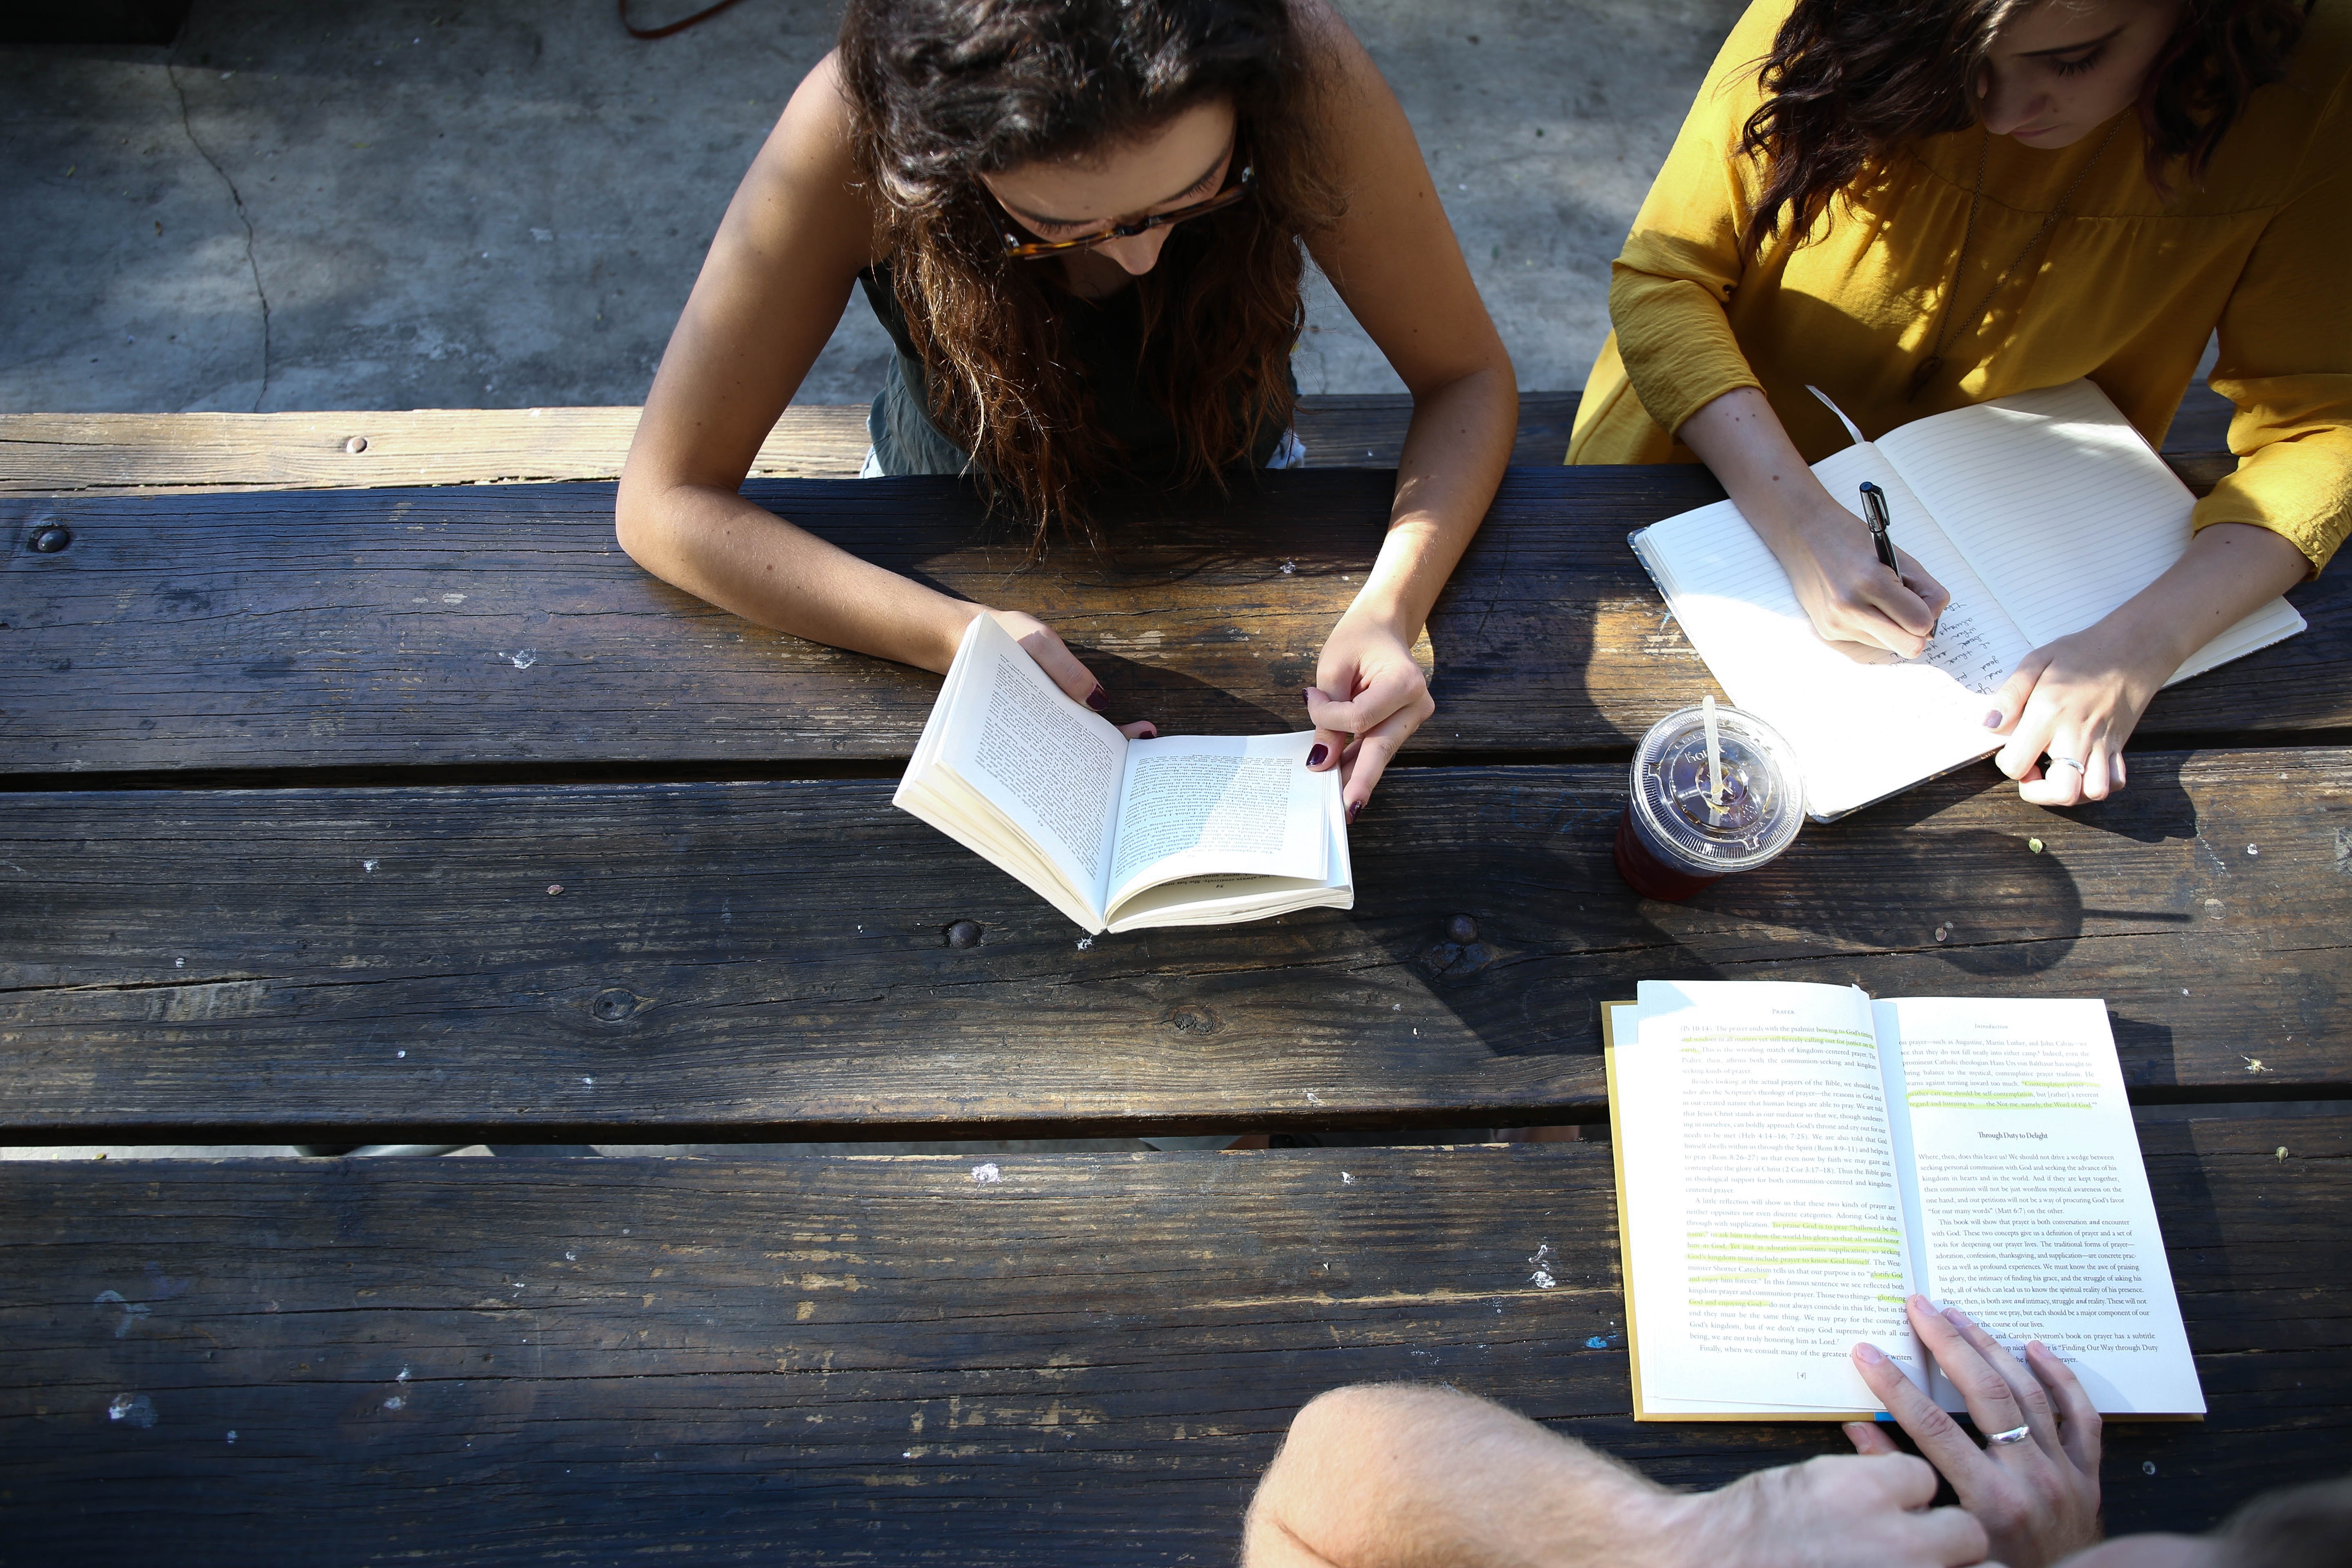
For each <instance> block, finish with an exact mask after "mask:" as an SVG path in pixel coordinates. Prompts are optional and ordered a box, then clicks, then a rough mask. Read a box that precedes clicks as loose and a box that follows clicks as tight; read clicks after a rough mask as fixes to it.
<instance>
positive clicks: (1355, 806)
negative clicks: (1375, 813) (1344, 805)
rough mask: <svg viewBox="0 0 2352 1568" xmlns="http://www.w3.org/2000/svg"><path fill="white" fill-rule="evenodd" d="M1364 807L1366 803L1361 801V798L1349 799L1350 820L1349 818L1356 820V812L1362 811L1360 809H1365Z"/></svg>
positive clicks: (1351, 820)
mask: <svg viewBox="0 0 2352 1568" xmlns="http://www.w3.org/2000/svg"><path fill="white" fill-rule="evenodd" d="M1363 809H1364V803H1363V802H1362V801H1360V800H1354V801H1349V803H1348V820H1349V822H1353V821H1355V820H1356V813H1358V812H1360V811H1361V810H1363Z"/></svg>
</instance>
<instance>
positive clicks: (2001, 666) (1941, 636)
mask: <svg viewBox="0 0 2352 1568" xmlns="http://www.w3.org/2000/svg"><path fill="white" fill-rule="evenodd" d="M2001 640H2002V639H2000V638H1999V637H1995V636H1994V635H1993V633H1992V631H1991V629H1990V628H1989V627H1987V626H1983V625H1981V624H1979V622H1978V620H1977V619H1976V617H1975V616H1971V615H1969V613H1968V612H1966V611H1965V610H1962V609H1961V608H1960V607H1959V606H1958V605H1953V606H1952V607H1951V608H1949V609H1948V610H1946V611H1945V612H1944V618H1943V619H1942V620H1941V621H1939V622H1938V623H1937V626H1936V635H1935V637H1933V638H1931V639H1930V640H1929V641H1928V644H1927V651H1925V652H1924V653H1922V654H1920V656H1919V657H1918V658H1915V659H1912V660H1911V661H1910V662H1911V663H1913V664H1925V665H1930V666H1933V667H1934V668H1937V669H1940V670H1942V671H1943V672H1944V673H1945V674H1946V675H1948V676H1950V677H1951V678H1952V679H1954V680H1957V681H1958V682H1959V683H1960V684H1961V685H1962V686H1965V687H1967V688H1968V689H1969V690H1970V691H1973V692H1975V693H1977V694H1978V695H1979V696H1980V697H1990V696H1991V695H1992V694H1993V693H1994V692H1995V691H1998V690H2000V683H2001V682H2002V681H2004V680H2007V679H2009V659H2008V658H2006V657H2005V655H2004V654H2003V652H2002V649H2001V647H2000V643H2001Z"/></svg>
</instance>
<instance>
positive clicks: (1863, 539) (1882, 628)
mask: <svg viewBox="0 0 2352 1568" xmlns="http://www.w3.org/2000/svg"><path fill="white" fill-rule="evenodd" d="M1675 439H1676V440H1679V441H1681V442H1683V443H1685V445H1687V446H1688V447H1690V449H1691V450H1692V451H1694V452H1696V453H1697V454H1698V455H1699V459H1700V460H1701V461H1702V462H1704V463H1706V466H1707V467H1708V468H1710V469H1712V470H1714V473H1715V477H1716V478H1717V479H1720V480H1721V481H1722V482H1723V488H1724V489H1727V490H1728V491H1729V492H1731V499H1732V500H1734V501H1736V502H1738V505H1739V515H1740V516H1742V517H1744V518H1746V519H1747V520H1748V526H1749V527H1751V528H1753V529H1754V530H1755V531H1756V536H1757V537H1758V538H1759V539H1761V540H1762V541H1763V542H1764V543H1765V545H1766V546H1767V547H1768V548H1769V549H1770V551H1771V552H1772V553H1773V555H1774V556H1776V557H1777V558H1778V559H1779V560H1780V568H1781V570H1783V571H1785V572H1786V573H1788V574H1789V584H1790V586H1791V587H1793V588H1794V589H1796V591H1797V603H1799V604H1801V605H1804V606H1805V614H1806V615H1808V616H1811V617H1812V622H1813V630H1815V631H1817V632H1819V633H1821V635H1822V637H1823V639H1824V640H1826V641H1827V642H1828V643H1829V645H1830V646H1831V647H1834V648H1836V649H1837V650H1838V651H1839V652H1841V653H1843V654H1844V655H1845V656H1846V657H1847V658H1856V659H1862V660H1864V661H1866V662H1871V663H1877V662H1881V661H1883V660H1885V658H1886V656H1887V655H1888V654H1890V653H1892V654H1894V655H1895V656H1897V657H1898V658H1918V657H1919V654H1920V652H1921V650H1923V649H1924V648H1926V647H1927V637H1928V634H1929V633H1930V632H1932V631H1933V630H1934V629H1935V626H1936V618H1937V616H1941V615H1942V614H1943V613H1944V606H1945V605H1948V604H1950V603H1951V602H1952V595H1950V594H1948V593H1947V592H1946V591H1945V589H1944V585H1943V584H1941V583H1938V582H1937V581H1936V580H1935V579H1934V578H1933V577H1930V576H1929V575H1927V570H1926V568H1924V567H1922V566H1921V565H1920V564H1919V563H1917V562H1916V561H1914V560H1912V559H1911V557H1910V556H1909V555H1907V554H1906V553H1904V552H1903V549H1902V547H1901V546H1900V545H1897V546H1896V547H1895V559H1896V560H1898V561H1900V562H1901V563H1903V571H1902V574H1901V577H1902V581H1900V582H1897V581H1896V580H1895V576H1896V574H1894V573H1891V572H1889V571H1887V569H1886V566H1885V563H1883V562H1882V561H1880V560H1879V559H1878V552H1877V551H1876V550H1875V549H1874V548H1873V547H1872V545H1871V542H1870V528H1869V525H1868V524H1866V523H1864V521H1862V519H1861V518H1860V517H1858V516H1856V515H1855V514H1854V513H1853V512H1852V511H1850V510H1847V509H1846V508H1844V507H1843V506H1841V505H1839V504H1838V501H1837V498H1836V497H1834V496H1832V495H1831V494H1830V492H1829V491H1828V490H1827V489H1823V488H1822V481H1821V479H1820V478H1819V477H1818V476H1817V475H1815V474H1814V472H1813V470H1812V469H1811V468H1807V467H1806V466H1805V459H1804V458H1801V457H1800V456H1798V453H1797V447H1796V443H1794V442H1793V441H1791V440H1790V439H1789V432H1788V431H1787V430H1786V429H1785V428H1783V427H1782V426H1781V424H1780V416H1779V415H1778V414H1775V413H1774V412H1772V405H1771V402H1770V400H1769V399H1768V398H1766V397H1765V395H1764V394H1763V393H1762V392H1760V391H1759V390H1758V389H1757V388H1755V387H1752V386H1742V387H1735V388H1734V389H1733V390H1731V391H1729V392H1727V393H1725V394H1724V395H1722V396H1720V397H1718V398H1717V399H1715V400H1714V401H1713V402H1711V403H1708V404H1706V405H1702V406H1701V407H1700V409H1699V410H1698V412H1697V413H1696V414H1693V415H1692V416H1690V417H1689V418H1688V419H1685V420H1684V421H1683V425H1682V428H1681V429H1679V430H1677V431H1675ZM1902 521H1903V520H1902V519H1901V518H1899V517H1898V518H1896V519H1895V524H1896V526H1897V527H1900V526H1901V524H1902Z"/></svg>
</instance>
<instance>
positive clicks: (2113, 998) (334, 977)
mask: <svg viewBox="0 0 2352 1568" xmlns="http://www.w3.org/2000/svg"><path fill="white" fill-rule="evenodd" d="M890 787H891V786H890V785H889V784H888V783H887V781H880V780H833V781H824V782H818V783H808V782H803V783H798V784H793V783H765V784H750V783H745V784H680V785H651V784H641V785H568V786H552V785H551V786H531V787H507V786H498V787H488V786H484V787H469V788H455V789H426V790H335V791H308V790H275V791H252V792H238V791H231V792H217V793H215V792H202V791H151V792H92V793H87V794H26V795H17V796H16V797H15V799H14V801H13V803H12V809H11V811H10V812H9V814H8V816H7V818H6V821H5V826H0V879H5V882H0V886H5V899H0V1128H5V1131H6V1136H7V1139H8V1140H9V1141H15V1142H154V1141H166V1142H245V1141H263V1142H314V1141H315V1142H353V1141H361V1142H380V1141H385V1140H393V1141H398V1140H402V1139H406V1138H412V1137H413V1138H415V1139H417V1140H420V1141H425V1142H473V1141H476V1140H488V1141H491V1142H503V1141H508V1140H511V1139H513V1138H517V1137H548V1138H560V1139H562V1141H567V1142H583V1141H594V1142H644V1141H646V1138H648V1137H650V1136H653V1135H654V1133H655V1130H657V1129H658V1130H663V1135H664V1136H677V1137H695V1138H702V1137H722V1138H723V1137H758V1136H784V1137H801V1138H817V1137H832V1136H849V1137H860V1136H863V1137H882V1136H898V1137H963V1136H1021V1135H1032V1134H1039V1135H1067V1134H1070V1133H1072V1132H1104V1133H1110V1132H1179V1131H1220V1130H1223V1131H1245V1130H1249V1129H1252V1128H1279V1129H1306V1128H1313V1127H1318V1126H1375V1127H1377V1126H1400V1125H1418V1126H1424V1127H1426V1126H1438V1127H1446V1126H1507V1125H1516V1124H1521V1123H1526V1122H1533V1121H1576V1120H1582V1119H1590V1118H1591V1117H1592V1116H1594V1115H1596V1114H1597V1112H1598V1108H1600V1107H1601V1105H1603V1104H1604V1103H1605V1089H1604V1086H1603V1084H1602V1081H1601V1063H1600V1058H1599V1056H1598V1051H1599V1039H1598V1033H1597V1012H1596V1007H1597V1004H1598V1003H1599V1002H1601V1001H1602V1000H1605V999H1611V998H1616V997H1622V996H1625V995H1630V994H1631V993H1632V989H1633V985H1634V984H1635V983H1636V982H1637V981H1639V980H1641V979H1643V978H1667V977H1685V978H1691V977H1706V976H1716V977H1724V978H1758V977H1764V976H1772V977H1778V978H1785V979H1803V980H1818V981H1823V982H1828V983H1833V984H1859V985H1862V986H1863V987H1864V988H1865V989H1867V990H1869V991H1871V992H1873V993H1874V994H1878V995H1947V994H1993V995H2041V996H2084V995H2087V996H2102V997H2105V999H2106V1001H2107V1004H2108V1006H2109V1008H2110V1010H2111V1012H2112V1014H2113V1016H2114V1017H2115V1020H2116V1032H2117V1037H2118V1044H2119V1046H2120V1047H2121V1050H2122V1054H2123V1060H2124V1064H2125V1071H2126V1078H2127V1079H2128V1081H2129V1082H2130V1083H2131V1084H2132V1086H2133V1087H2134V1090H2135V1093H2136V1094H2137V1095H2138V1096H2140V1097H2141V1098H2143V1099H2164V1098H2178V1099H2210V1098H2240V1097H2243V1098H2263V1097H2276V1098H2282V1099H2284V1098H2290V1097H2297V1096H2304V1095H2310V1094H2315V1093H2336V1094H2341V1093H2347V1092H2352V1062H2347V1059H2346V1053H2345V1051H2344V1050H2343V1048H2342V1042H2343V1041H2344V1040H2345V1039H2347V1038H2352V984H2347V982H2352V964H2347V962H2346V960H2347V946H2352V876H2347V875H2345V874H2344V868H2345V867H2346V866H2347V864H2352V861H2347V854H2352V850H2347V845H2352V752H2345V751H2330V750H2319V749H2304V750H2294V751H2273V752H2216V753H2206V754H2200V755H2189V756H2183V755H2181V754H2179V753H2164V752H2150V753H2146V754H2144V755H2143V756H2142V757H2141V758H2139V759H2138V760H2137V761H2136V762H2135V763H2134V767H2133V773H2132V787H2131V789H2130V790H2129V791H2127V792H2126V794H2125V795H2121V796H2118V797H2116V799H2114V800H2112V801H2110V802H2108V803H2106V804H2105V805H2098V806H2095V807H2089V808H2085V809H2083V810H2079V811H2076V812H2072V813H2067V814H2063V815H2062V814H2053V813H2049V812H2044V811H2041V810H2039V809H2037V808H2034V807H2031V806H2026V805H2021V804H2020V803H2019V802H2018V801H2017V799H2016V797H2015V794H2014V791H2013V790H2012V789H2011V787H2010V786H2009V785H2007V784H2005V783H2003V782H1999V781H1997V780H1995V779H1993V778H1991V777H1990V770H1983V769H1980V770H1974V771H1971V772H1970V773H1967V774H1964V775H1956V776H1954V777H1950V778H1947V779H1944V780H1941V781H1938V782H1937V783H1935V784H1931V785H1929V786H1927V787H1926V788H1924V789H1922V790H1921V791H1919V792H1918V793H1917V794H1916V795H1912V796H1910V797H1907V798H1906V799H1905V800H1904V801H1902V802H1900V803H1897V804H1895V805H1890V806H1887V807H1884V808H1881V809H1879V810H1876V811H1873V812H1867V813H1863V814H1861V815H1859V816H1854V817H1852V818H1849V819H1847V820H1846V821H1844V822H1841V823H1838V824H1835V825H1832V826H1829V827H1826V828H1810V829H1808V830H1807V832H1806V833H1805V835H1804V836H1803V837H1801V838H1800V839H1799V840H1798V842H1797V845H1796V847H1795V848H1794V849H1793V850H1792V851H1791V852H1790V854H1789V855H1787V856H1786V857H1785V858H1782V859H1781V860H1780V861H1779V862H1777V863H1776V864H1775V865H1774V866H1772V867H1771V868H1768V869H1766V870H1764V871H1761V872H1758V873H1755V874H1753V875H1751V876H1749V877H1747V878H1745V879H1732V880H1727V881H1726V882H1723V883H1721V884H1718V885H1717V887H1716V888H1714V889H1710V890H1708V891H1707V892H1706V893H1704V894H1702V895H1701V896H1700V897H1699V898H1698V899H1696V900H1694V901H1693V902H1691V903H1689V904H1686V905H1664V904H1657V903H1651V902H1646V901H1643V900H1637V899H1635V898H1634V897H1633V894H1632V893H1631V892H1630V891H1629V890H1628V889H1626V888H1625V887H1624V885H1623V884H1622V882H1621V881H1620V880H1619V879H1618V878H1617V875H1616V872H1615V870H1614V869H1613V868H1612V865H1611V862H1610V859H1609V844H1610V835H1611V833H1612V830H1613V828H1614V826H1615V820H1616V814H1617V811H1618V809H1619V806H1620V805H1621V804H1622V799H1623V795H1622V790H1623V784H1622V773H1620V771H1619V770H1618V769H1617V768H1614V767H1609V766H1554V767H1495V768H1483V769H1458V770H1457V769H1412V770H1402V771H1400V772H1399V773H1396V774H1394V775H1392V776H1391V780H1390V782H1389V783H1388V784H1386V785H1384V786H1383V788H1382V791H1381V794H1380V795H1379V796H1378V797H1376V800H1375V803H1374V809H1373V810H1372V811H1370V812H1369V813H1367V814H1366V815H1365V816H1364V817H1363V818H1362V819H1361V820H1360V822H1359V823H1358V824H1357V826H1356V829H1355V832H1354V850H1355V862H1356V870H1357V876H1358V881H1359V889H1360V890H1359V895H1358V900H1357V901H1358V907H1357V908H1356V909H1355V910H1352V911H1349V912H1345V913H1343V912H1340V911H1337V910H1318V911H1313V912H1310V913H1307V914H1302V915H1296V916H1292V917H1289V918H1287V919H1286V920H1283V921H1271V922H1264V923H1258V924H1251V925H1241V926H1233V927H1225V928H1213V929H1206V930H1196V931H1143V932H1133V933H1129V934H1127V935H1123V936H1104V937H1098V938H1095V939H1093V940H1092V941H1090V942H1079V941H1077V940H1076V939H1077V937H1078V932H1077V931H1076V929H1075V928H1074V927H1072V926H1070V925H1069V924H1068V923H1067V922H1066V921H1064V920H1063V919H1062V918H1061V917H1059V916H1058V915H1056V914H1055V913H1054V912H1053V911H1052V910H1049V909H1048V908H1047V907H1046V906H1045V904H1044V902H1043V901H1042V900H1038V899H1037V898H1035V897H1034V895H1032V894H1031V893H1029V892H1028V891H1027V890H1026V889H1023V888H1021V887H1019V886H1018V885H1017V884H1015V883H1013V881H1012V880H1011V879H1009V878H1006V877H1005V876H1003V874H1002V873H1000V872H998V871H997V870H995V869H994V868H992V867H990V866H989V865H987V864H986V863H985V862H983V861H982V860H980V859H979V858H977V857H975V856H973V855H971V854H970V853H969V852H967V851H965V850H964V849H962V848H961V847H957V846H956V845H954V844H953V843H951V842H950V841H949V840H948V839H946V838H945V837H941V836H940V835H938V834H936V833H933V832H932V831H931V830H930V829H929V828H927V827H925V826H922V825H921V824H919V823H917V822H915V821H914V820H913V819H911V818H909V817H908V816H904V815H903V814H900V813H898V812H896V811H894V810H892V809H891V808H890V807H889V805H888V804H887V801H888V795H889V790H890ZM2029 836H2031V837H2038V838H2040V839H2041V840H2042V843H2043V845H2044V852H2043V853H2040V854H2036V853H2034V852H2032V850H2031V849H2030V848H2029V847H2028V844H2027V840H2028V837H2029ZM2250 850H2251V851H2253V852H2250ZM557 887H560V888H561V889H562V891H561V893H559V894H554V895H552V896H551V893H550V890H549V889H551V888H557ZM1457 914H1466V915H1469V916H1470V917H1472V919H1473V920H1474V921H1475V922H1476V924H1477V927H1478V936H1477V939H1476V941H1475V942H1472V943H1471V944H1469V946H1468V947H1467V948H1466V949H1465V947H1463V946H1461V945H1458V944H1454V943H1452V942H1449V939H1448V937H1447V935H1446V927H1447V923H1448V921H1449V920H1450V918H1451V917H1453V916H1454V915H1457ZM958 920H971V921H977V922H979V923H980V924H981V926H982V928H983V932H984V937H983V940H982V942H981V943H980V944H979V945H978V946H977V947H973V948H969V949H961V950H960V949H954V948H950V947H949V946H947V945H946V944H945V942H944V940H943V931H944V928H945V927H946V926H948V925H949V924H950V922H952V921H958ZM1939 933H1940V935H1939ZM2253 977H2259V979H2258V981H2257V980H2256V979H2255V978H2253ZM362 1133H363V1134H364V1136H361V1134H362Z"/></svg>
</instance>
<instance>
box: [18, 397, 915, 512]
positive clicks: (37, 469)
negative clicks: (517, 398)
mask: <svg viewBox="0 0 2352 1568" xmlns="http://www.w3.org/2000/svg"><path fill="white" fill-rule="evenodd" d="M639 412H640V410H638V409H635V408H416V409H410V410H406V411H404V412H390V411H372V412H362V411H358V410H345V411H338V412H320V413H300V414H0V494H7V495H55V494H64V493H70V492H75V491H107V490H118V489H185V490H218V489H352V488H363V487H377V486H385V485H404V486H405V485H467V484H496V483H504V482H511V481H516V480H532V479H537V480H547V479H615V478H618V477H619V475H620V472H621V462H622V459H624V458H626V457H627V456H628V455H629V442H630V439H631V438H632V437H635V434H636V430H637V416H638V414H639ZM355 445H356V446H357V447H358V449H357V450H353V449H352V448H353V447H354V446H355ZM868 445H869V443H868V441H867V439H866V410H865V408H864V407H863V406H856V405H802V406H798V407H793V408H788V409H786V410H785V411H784V415H783V417H782V418H781V419H779V420H777V421H776V427H775V428H774V429H773V430H772V431H771V432H769V435H768V439H767V440H766V442H765V443H764V444H762V445H761V448H760V455H759V456H758V457H757V458H754V459H753V460H752V464H751V474H752V476H753V477H754V478H761V479H766V478H775V479H787V478H789V479H856V477H857V470H858V468H859V466H860V465H861V464H863V463H864V462H865V460H866V447H867V446H868Z"/></svg>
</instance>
